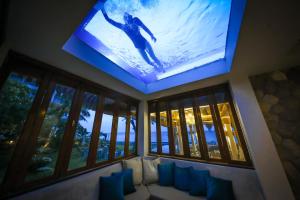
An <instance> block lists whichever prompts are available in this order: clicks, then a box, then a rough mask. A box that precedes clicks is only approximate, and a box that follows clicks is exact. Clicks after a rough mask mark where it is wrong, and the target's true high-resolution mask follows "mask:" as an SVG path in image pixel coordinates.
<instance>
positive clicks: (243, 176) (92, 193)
mask: <svg viewBox="0 0 300 200" xmlns="http://www.w3.org/2000/svg"><path fill="white" fill-rule="evenodd" d="M148 159H153V157H148ZM161 162H162V163H166V162H175V163H176V165H177V166H180V167H188V166H193V167H194V168H195V169H206V170H209V171H210V174H211V175H212V176H215V177H219V178H223V179H227V180H232V183H233V189H234V193H235V196H236V198H237V200H254V199H255V200H262V199H264V197H263V193H262V190H261V187H260V183H259V181H258V178H257V175H256V172H255V170H252V169H243V168H236V167H227V166H221V165H212V164H205V163H199V162H191V161H186V160H178V159H171V158H163V157H161ZM121 170H122V164H121V163H117V164H113V165H110V166H108V167H104V168H101V169H99V170H95V171H92V172H89V173H85V174H82V175H80V176H76V177H74V178H70V179H67V180H64V181H61V182H58V183H56V184H53V185H49V186H46V187H43V188H40V189H37V190H34V191H32V192H27V193H25V194H22V195H19V196H16V197H14V198H12V199H14V200H32V199H34V200H53V199H55V200H63V199H64V200H69V199H72V200H77V199H78V200H81V199H84V200H95V199H98V198H99V177H100V176H110V175H111V173H112V172H118V171H121Z"/></svg>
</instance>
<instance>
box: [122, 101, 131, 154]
mask: <svg viewBox="0 0 300 200" xmlns="http://www.w3.org/2000/svg"><path fill="white" fill-rule="evenodd" d="M130 119H131V113H130V105H129V104H128V106H127V112H126V131H125V145H124V155H125V157H128V156H129V137H130Z"/></svg>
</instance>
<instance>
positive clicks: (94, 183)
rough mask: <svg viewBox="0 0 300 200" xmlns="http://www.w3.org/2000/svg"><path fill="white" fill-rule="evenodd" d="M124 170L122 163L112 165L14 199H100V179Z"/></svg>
mask: <svg viewBox="0 0 300 200" xmlns="http://www.w3.org/2000/svg"><path fill="white" fill-rule="evenodd" d="M121 170H122V165H121V163H117V164H114V165H110V166H108V167H104V168H101V169H99V170H95V171H92V172H89V173H86V174H82V175H80V176H77V177H74V178H70V179H67V180H65V181H62V182H58V183H56V184H53V185H50V186H46V187H43V188H40V189H38V190H34V191H32V192H28V193H25V194H22V195H20V196H17V197H14V198H12V199H14V200H32V199H34V200H53V199H55V200H70V199H72V200H73V199H74V200H75V199H78V200H80V199H84V200H95V199H99V177H100V176H110V175H111V173H112V172H118V171H121Z"/></svg>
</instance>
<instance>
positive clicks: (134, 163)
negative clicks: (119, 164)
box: [123, 157, 143, 185]
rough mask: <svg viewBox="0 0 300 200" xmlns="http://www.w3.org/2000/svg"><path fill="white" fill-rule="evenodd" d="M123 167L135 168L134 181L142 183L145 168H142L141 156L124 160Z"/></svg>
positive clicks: (136, 183)
mask: <svg viewBox="0 0 300 200" xmlns="http://www.w3.org/2000/svg"><path fill="white" fill-rule="evenodd" d="M123 167H124V168H125V169H132V170H133V183H134V184H135V185H140V184H141V183H142V181H143V168H142V160H141V158H140V157H138V158H132V159H130V160H124V161H123Z"/></svg>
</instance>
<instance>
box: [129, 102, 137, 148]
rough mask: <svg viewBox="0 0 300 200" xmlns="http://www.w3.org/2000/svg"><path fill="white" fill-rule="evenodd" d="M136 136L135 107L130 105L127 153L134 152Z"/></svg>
mask: <svg viewBox="0 0 300 200" xmlns="http://www.w3.org/2000/svg"><path fill="white" fill-rule="evenodd" d="M135 137H136V107H134V106H131V110H130V129H129V153H132V154H133V153H135V152H136V149H135V143H136V141H135Z"/></svg>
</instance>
